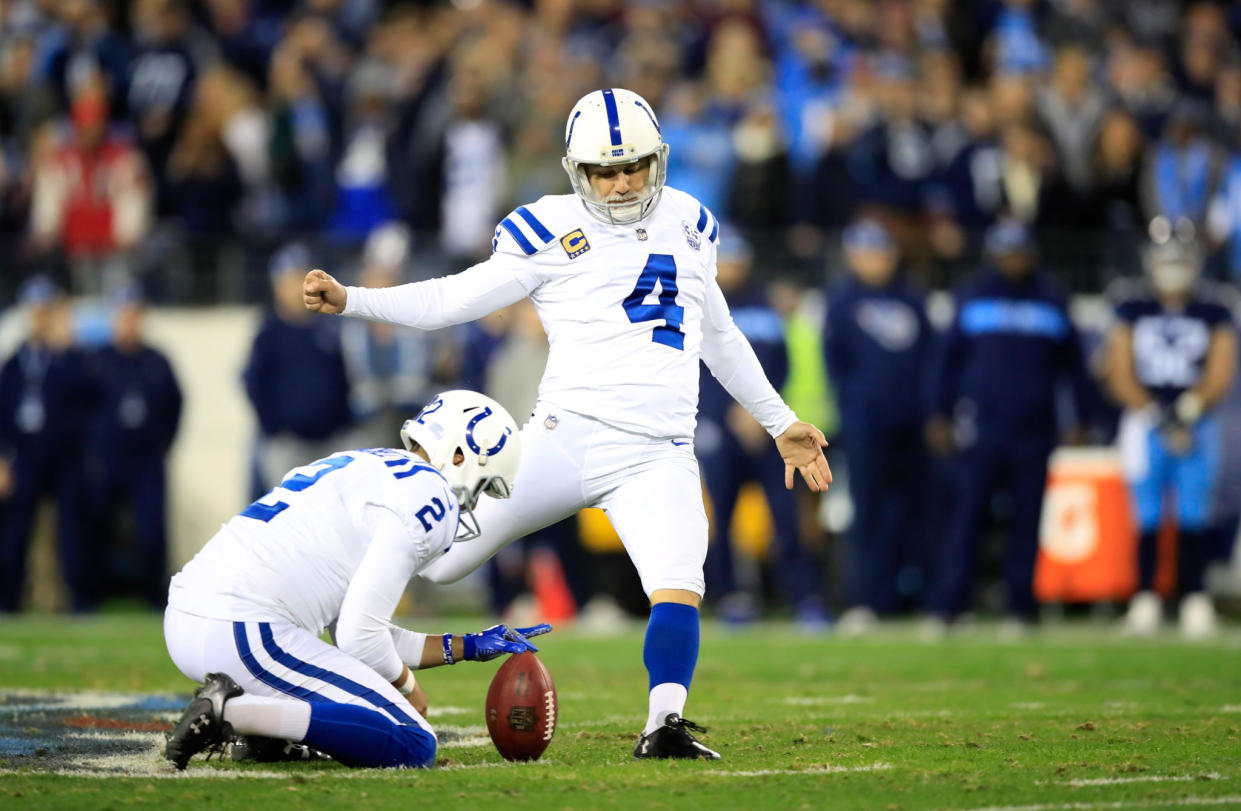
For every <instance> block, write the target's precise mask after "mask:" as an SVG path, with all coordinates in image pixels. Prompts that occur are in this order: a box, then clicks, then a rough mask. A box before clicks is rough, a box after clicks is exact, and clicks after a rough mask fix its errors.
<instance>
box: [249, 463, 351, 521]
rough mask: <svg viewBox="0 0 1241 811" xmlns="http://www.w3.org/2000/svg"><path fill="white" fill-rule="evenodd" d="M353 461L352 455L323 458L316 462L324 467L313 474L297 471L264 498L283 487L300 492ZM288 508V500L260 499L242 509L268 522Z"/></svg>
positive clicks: (258, 519)
mask: <svg viewBox="0 0 1241 811" xmlns="http://www.w3.org/2000/svg"><path fill="white" fill-rule="evenodd" d="M352 461H353V457H352V456H333V457H332V458H330V459H321V460H319V461H318V462H315V463H314V464H315V466H319V465H322V468H321V469H319V470H316V471H315V473H314V475H313V476H307V475H306V474H305V473H295V474H293V475H292V476H290V477H288V478H287V479H285V480H284V481H282V482H280V484H278V485H276V486H275V487H273V488H272V489H271V490H270V491H268V493H267V495H265V496H263V498H268V497H270V496H271V494H272V493H274V492H276V491H277V490H279V489H280V488H281V487H283V488H284V489H285V490H292V491H293V492H294V493H300V492H301V491H303V490H305V489H306V488H307V487H309V486H310V485H312V484H314V483H315V482H317V481H319V479H322V478H323V477H324V476H326V475H327V474H329V473H331V472H332V471H333V470H340V469H341V468H342V467H344V466H345V465H347V464H349V463H350V462H352ZM287 509H289V505H288V503H287V502H284V501H276V502H273V503H272V504H264V503H263V500H262V499H259V500H258V501H255V502H254V503H252V504H251V505H250V506H249V507H246V508H245V509H244V510H242V511H241V514H242V515H243V516H245V517H246V518H253V519H254V520H256V521H262V522H263V523H264V524H266V523H267V522H268V521H270V520H272V519H273V518H275V517H276V516H277V515H280V513H282V512H284V511H285V510H287Z"/></svg>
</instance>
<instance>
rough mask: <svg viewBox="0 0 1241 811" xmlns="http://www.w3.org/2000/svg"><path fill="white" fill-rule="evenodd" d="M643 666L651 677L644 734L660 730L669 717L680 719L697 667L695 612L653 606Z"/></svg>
mask: <svg viewBox="0 0 1241 811" xmlns="http://www.w3.org/2000/svg"><path fill="white" fill-rule="evenodd" d="M642 662H643V664H645V665H646V671H647V673H648V674H649V676H650V690H651V693H650V711H649V713H648V715H647V720H646V729H645V731H646V732H650V731H652V730H653V729H655V728H657V727H660V726H662V725H663V723H664V718H666V717H667V715H668V713H671V712H675V713H676V714H678V715H680V714H681V713H682V711H684V709H685V699H686V696H687V695H688V693H689V685H690V682H691V681H692V680H693V678H694V666H695V665H697V664H698V609H697V608H695V607H693V606H692V605H682V604H681V603H656V604H655V605H653V606H651V618H650V620H649V621H648V622H647V624H646V641H645V643H644V644H643V647H642Z"/></svg>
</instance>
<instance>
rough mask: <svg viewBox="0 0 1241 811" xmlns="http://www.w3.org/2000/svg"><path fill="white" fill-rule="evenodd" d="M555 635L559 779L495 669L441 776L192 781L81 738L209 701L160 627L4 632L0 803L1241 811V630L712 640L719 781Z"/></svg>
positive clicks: (706, 711)
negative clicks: (523, 752)
mask: <svg viewBox="0 0 1241 811" xmlns="http://www.w3.org/2000/svg"><path fill="white" fill-rule="evenodd" d="M471 625H472V623H470V622H461V621H454V622H452V623H446V624H445V629H446V630H447V629H449V628H460V629H464V628H466V627H467V626H471ZM439 626H440V624H439V623H434V624H431V625H429V626H427V627H428V629H434V628H438V627H439ZM540 641H541V642H542V654H541V656H542V658H543V661H544V662H545V663H546V665H547V666H548V668H549V670H550V671H551V673H552V675H553V677H554V678H555V680H556V684H557V689H558V691H559V696H560V727H559V730H558V731H557V733H556V738H555V740H554V741H553V742H552V745H551V748H550V749H548V751H547V753H546V754H545V755H544V758H543V760H542V761H540V762H538V763H535V764H527V765H514V764H507V763H505V762H503V761H502V760H501V759H500V757H499V755H498V754H497V753H496V752H495V750H494V749H493V748H492V747H491V746H490V743H489V741H486V740H485V739H483V738H482V736H485V734H486V733H485V730H484V729H483V726H482V724H483V711H482V705H483V697H484V695H485V693H486V688H487V684H488V682H489V680H490V678H491V675H492V673H494V671H495V669H496V664H497V663H489V664H472V663H465V664H462V665H458V666H456V667H454V668H443V669H440V670H436V671H430V672H428V673H426V674H424V676H423V677H422V680H423V683H424V684H425V686H426V688H427V691H428V693H429V694H430V697H431V702H432V712H431V720H432V723H434V724H435V726H436V728H437V729H438V730H441V731H442V736H441V748H440V759H441V766H442V768H440V769H436V770H432V771H417V772H415V771H388V772H384V771H378V770H374V771H372V770H364V771H349V770H346V769H344V768H342V767H340V766H337V765H336V764H330V763H329V764H308V765H303V764H289V765H280V766H275V767H273V766H270V765H264V766H251V767H248V768H247V767H243V766H239V765H237V764H233V763H231V762H228V761H225V762H223V763H219V762H216V761H212V762H211V763H204V762H202V760H201V758H200V759H196V760H195V761H194V762H192V763H191V766H190V769H189V770H188V772H187V773H186V774H185V775H176V774H174V773H173V772H172V769H171V766H168V765H167V764H165V763H163V762H162V761H161V760H160V759H159V757H158V753H157V751H156V748H155V741H156V740H157V736H156V734H155V733H152V732H147V733H145V737H143V733H137V732H110V731H109V730H108V729H101V728H88V729H86V730H84V731H81V728H82V727H83V726H89V724H90V723H95V722H94V721H91V720H90V719H93V718H95V717H96V716H99V717H105V716H107V712H108V710H107V709H106V707H107V706H108V701H107V700H106V697H107V694H110V693H126V694H133V693H150V694H156V695H161V696H165V697H166V698H164V699H160V700H162V701H163V702H164V705H163V706H160V705H157V704H153V705H151V706H153V707H156V709H153V710H150V711H148V712H147V713H146V715H147V716H149V718H148V719H147V720H157V719H164V720H166V719H168V718H170V717H175V713H174V712H172V709H171V708H173V707H175V704H174V702H180V701H183V700H184V698H185V697H187V695H188V692H189V690H190V688H191V685H190V684H188V683H187V682H186V681H185V679H184V678H183V677H182V676H181V675H180V674H179V673H178V672H177V671H176V670H175V669H174V668H173V667H172V665H171V664H170V663H169V662H168V659H167V657H166V655H165V653H164V650H163V643H162V636H161V626H160V621H159V619H158V618H157V617H154V616H146V615H109V616H99V617H93V618H87V619H66V618H58V617H32V618H7V619H5V620H3V622H0V808H6V809H7V808H55V809H70V808H84V809H105V808H119V807H130V806H147V807H163V808H176V807H190V806H193V807H197V808H213V809H215V808H219V809H223V808H245V809H254V808H262V807H269V808H276V807H279V808H287V807H299V808H315V809H320V808H323V809H326V808H338V807H339V808H346V807H348V808H356V807H363V806H365V807H375V808H404V807H418V808H435V807H439V806H448V807H462V808H464V807H471V808H485V809H489V811H500V809H508V808H540V809H542V808H556V809H601V808H669V809H672V808H684V809H696V808H711V809H731V808H780V809H783V808H832V809H847V808H866V809H872V808H877V809H938V808H988V807H994V808H1011V807H1027V808H1038V809H1052V808H1065V809H1088V808H1163V807H1173V806H1183V805H1208V806H1216V807H1234V808H1241V634H1238V631H1237V629H1235V628H1231V629H1229V630H1228V631H1227V632H1226V633H1225V634H1224V635H1223V636H1221V637H1220V638H1218V639H1216V640H1215V641H1212V642H1209V643H1205V644H1189V643H1183V642H1181V641H1180V640H1178V639H1176V638H1174V637H1172V636H1168V637H1166V638H1158V639H1154V640H1147V641H1132V640H1121V639H1117V638H1115V637H1113V636H1112V635H1110V634H1108V633H1105V632H1104V631H1102V630H1099V629H1095V628H1090V627H1086V626H1070V627H1066V628H1060V629H1053V630H1044V631H1042V632H1041V633H1039V634H1037V635H1034V636H1032V637H1029V638H1027V639H1023V640H1021V641H1018V642H1006V641H1002V640H1001V639H1000V638H999V637H998V635H997V634H996V632H995V631H994V630H993V629H990V628H988V627H985V626H984V627H981V628H979V629H977V630H975V631H973V632H971V633H968V634H962V635H959V636H956V637H950V638H948V639H946V640H943V641H941V642H938V643H924V642H921V641H920V640H919V639H918V636H917V634H916V633H915V631H914V629H913V628H911V627H907V626H898V627H895V628H892V629H889V630H885V631H883V632H881V633H879V634H878V635H876V636H874V637H871V638H867V639H862V640H842V639H837V638H833V637H830V636H803V635H800V634H798V633H797V632H796V631H795V630H792V629H791V628H788V627H786V626H780V625H771V626H762V627H756V628H754V629H753V630H747V631H744V632H740V633H729V632H726V631H724V630H721V629H719V628H717V627H715V626H711V625H707V626H705V627H704V632H703V642H702V654H701V657H700V660H699V667H698V671H697V675H696V677H695V683H694V688H693V691H692V693H691V697H690V706H689V707H688V709H687V712H686V714H687V715H688V716H689V717H690V718H692V719H693V720H695V721H697V722H699V723H701V724H703V725H705V726H708V727H710V733H709V734H708V735H706V736H704V740H705V741H706V742H707V743H708V744H709V745H711V746H712V747H713V748H715V749H717V750H719V751H720V752H721V753H722V754H723V755H724V760H723V761H722V762H721V763H718V764H706V763H699V762H691V763H685V762H678V763H667V762H662V763H652V762H641V763H636V762H633V761H632V760H631V759H630V753H631V751H632V748H633V744H634V740H635V733H636V732H637V730H638V727H639V726H640V724H641V723H642V721H643V719H644V717H645V707H646V698H645V692H646V691H645V686H646V675H645V671H644V670H643V669H642V663H641V642H642V631H641V628H640V627H635V628H634V629H633V630H631V631H627V632H624V633H622V634H619V635H616V636H612V637H608V638H601V639H591V638H587V637H585V636H584V635H580V634H575V633H574V632H573V631H572V630H565V631H563V632H557V633H554V634H552V635H551V636H548V637H544V638H543V639H542V640H540ZM47 692H61V693H63V692H68V693H69V700H70V701H72V699H73V697H74V696H76V695H82V696H89V697H91V698H90V700H89V701H87V702H86V703H87V705H88V706H89V707H95V708H96V709H93V710H89V712H85V713H83V714H82V715H81V717H76V716H75V718H77V720H73V719H70V720H71V721H72V724H71V728H74V729H78V730H79V731H78V732H77V733H75V734H71V735H65V734H64V730H65V729H66V728H67V727H66V726H65V723H68V722H65V721H63V720H62V721H58V722H55V723H52V722H49V721H48V720H47V719H48V717H50V716H46V714H44V713H43V712H42V711H41V710H40V709H39V707H38V706H37V705H38V704H39V701H41V700H43V699H42V698H40V697H41V696H43V697H44V698H46V696H45V693H47ZM101 695H102V696H104V700H101V699H100V696H101ZM152 700H156V699H152ZM90 702H94V703H93V704H92V703H90ZM25 705H29V707H30V709H25V710H24V709H22V706H25ZM99 707H105V709H98V708H99ZM139 714H140V715H141V713H139ZM131 717H132V716H131ZM82 718H85V719H86V720H85V721H84V720H81V719H82ZM3 724H8V726H7V727H5V726H3ZM40 724H44V725H47V726H48V728H49V729H52V733H51V734H53V735H54V736H55V735H59V737H54V739H53V740H52V741H51V742H50V743H48V744H47V745H46V746H44V747H42V748H43V750H44V751H42V752H39V753H35V754H31V752H30V751H28V750H26V749H23V746H26V745H27V743H28V741H27V742H26V743H23V741H26V739H24V738H20V736H21V735H27V734H34V735H35V736H36V737H37V736H38V735H39V734H42V733H41V732H37V733H36V730H38V729H39V728H40V726H39V725H40ZM57 724H60V726H59V727H57ZM4 730H7V732H5V731H4ZM110 735H111V736H112V737H114V738H118V739H119V738H120V737H125V739H126V740H128V741H130V745H131V747H132V746H134V745H136V746H137V747H138V750H137V755H136V756H131V757H129V758H128V759H124V760H121V761H117V762H118V763H122V765H123V768H124V769H127V770H128V773H129V774H132V775H134V776H125V775H126V772H120V773H89V772H87V771H83V770H84V769H89V768H98V767H99V766H98V764H100V763H104V762H106V761H100V760H97V759H92V758H93V755H92V756H91V757H87V749H86V748H83V747H89V746H93V747H98V746H100V745H105V744H106V743H107V739H108V737H109V736H110ZM5 736H7V738H8V740H7V741H6V739H5ZM15 736H18V737H15ZM126 736H127V737H126ZM134 741H138V743H137V744H134V743H133V742H134ZM6 744H7V745H6ZM91 751H93V750H91ZM92 764H94V765H92ZM166 778H167V779H166ZM227 778H238V779H227Z"/></svg>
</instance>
